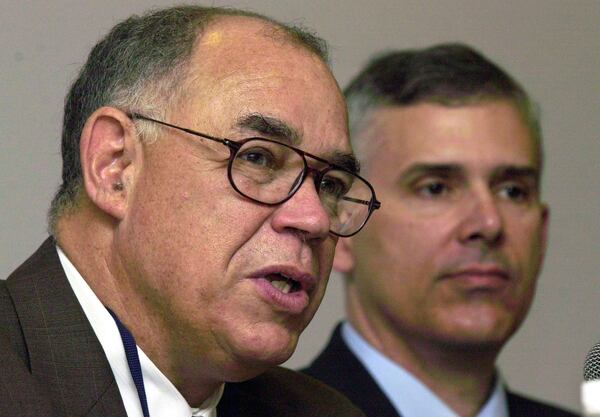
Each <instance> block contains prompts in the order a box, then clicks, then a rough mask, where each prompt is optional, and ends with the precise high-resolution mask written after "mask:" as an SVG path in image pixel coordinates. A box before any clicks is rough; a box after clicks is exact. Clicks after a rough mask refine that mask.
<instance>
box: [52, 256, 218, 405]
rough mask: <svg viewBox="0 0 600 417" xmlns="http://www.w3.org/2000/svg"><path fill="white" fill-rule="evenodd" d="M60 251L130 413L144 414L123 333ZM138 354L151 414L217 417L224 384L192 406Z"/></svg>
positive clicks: (161, 374)
mask: <svg viewBox="0 0 600 417" xmlns="http://www.w3.org/2000/svg"><path fill="white" fill-rule="evenodd" d="M56 250H57V252H58V257H59V259H60V263H61V265H62V267H63V269H64V271H65V274H66V276H67V279H68V280H69V284H70V285H71V288H72V289H73V292H74V293H75V296H76V297H77V300H78V301H79V304H81V307H82V308H83V312H84V313H85V315H86V317H87V319H88V321H89V322H90V324H91V326H92V328H93V329H94V333H95V334H96V337H97V338H98V340H99V342H100V345H102V349H103V350H104V353H105V355H106V358H107V359H108V363H109V365H110V368H111V370H112V373H113V375H114V376H115V380H116V382H117V386H118V387H119V392H120V393H121V398H122V399H123V404H124V405H125V411H126V412H127V416H128V417H142V408H141V406H140V401H139V397H138V394H137V390H136V387H135V383H134V382H133V378H132V377H131V373H130V372H129V366H128V365H127V358H126V356H125V350H124V348H123V343H122V341H121V336H120V334H119V330H118V329H117V326H116V324H115V322H114V320H113V318H112V317H111V316H110V314H109V313H108V310H106V308H105V307H104V305H103V304H102V302H101V301H100V300H99V299H98V297H97V296H96V294H94V292H93V291H92V289H91V288H90V286H89V285H88V284H87V282H86V281H85V279H83V277H82V276H81V274H80V273H79V271H77V269H76V268H75V266H74V265H73V264H72V263H71V261H70V260H69V258H67V256H66V255H65V253H64V252H63V251H62V250H61V249H60V247H58V246H57V247H56ZM138 354H139V357H140V364H141V367H142V374H143V376H144V385H145V389H146V396H147V399H148V409H149V412H150V416H151V417H152V416H167V415H168V416H170V417H171V416H172V417H190V415H191V416H192V417H216V416H217V411H216V407H217V404H218V402H219V400H220V399H221V396H222V395H223V389H224V384H222V385H221V386H220V387H219V388H218V389H217V390H216V391H215V392H214V393H213V394H212V395H211V396H210V397H209V398H207V399H206V400H205V401H204V402H203V403H202V404H201V406H200V407H198V408H192V407H190V406H189V404H188V403H187V401H186V400H185V398H183V396H182V395H181V393H180V392H179V391H178V390H177V388H175V386H174V385H173V384H172V383H171V381H169V379H168V378H167V377H166V376H165V375H164V374H163V373H162V372H161V371H160V369H158V368H157V367H156V365H154V363H153V362H152V361H151V360H150V358H148V356H146V354H145V353H144V352H143V351H142V349H140V347H139V346H138Z"/></svg>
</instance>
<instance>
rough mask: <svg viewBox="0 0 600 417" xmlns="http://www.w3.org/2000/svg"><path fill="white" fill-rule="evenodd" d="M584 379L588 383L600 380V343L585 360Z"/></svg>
mask: <svg viewBox="0 0 600 417" xmlns="http://www.w3.org/2000/svg"><path fill="white" fill-rule="evenodd" d="M583 379H584V380H586V381H594V380H597V379H600V343H596V344H595V345H594V347H593V348H592V350H590V351H589V352H588V354H587V356H586V358H585V362H584V364H583Z"/></svg>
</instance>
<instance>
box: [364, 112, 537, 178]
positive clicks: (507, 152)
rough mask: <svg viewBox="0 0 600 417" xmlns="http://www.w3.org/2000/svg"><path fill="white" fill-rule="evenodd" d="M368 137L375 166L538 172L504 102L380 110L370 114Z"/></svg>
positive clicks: (518, 122)
mask: <svg viewBox="0 0 600 417" xmlns="http://www.w3.org/2000/svg"><path fill="white" fill-rule="evenodd" d="M367 135H368V136H369V139H370V140H371V141H372V143H374V144H377V146H376V149H374V150H373V152H372V153H371V155H370V159H372V160H373V161H376V163H377V164H385V163H389V164H393V165H395V166H397V167H406V166H407V165H411V164H414V163H436V164H437V163H452V164H459V165H465V166H466V167H467V168H468V167H473V168H490V169H493V168H494V167H497V166H500V165H505V166H510V165H518V166H528V167H532V168H539V160H538V159H539V157H538V149H537V143H536V141H535V140H534V139H533V138H532V136H531V132H530V130H529V129H528V127H527V125H526V124H525V123H524V122H523V120H522V118H521V116H520V114H519V112H518V110H517V109H516V108H515V107H514V106H513V105H512V104H511V103H510V102H508V101H500V100H498V101H490V102H482V103H478V104H471V105H464V106H456V107H449V106H443V105H439V104H433V103H421V104H417V105H413V106H407V107H389V108H381V109H378V110H375V111H374V112H373V114H372V116H371V123H370V124H369V132H368V133H367Z"/></svg>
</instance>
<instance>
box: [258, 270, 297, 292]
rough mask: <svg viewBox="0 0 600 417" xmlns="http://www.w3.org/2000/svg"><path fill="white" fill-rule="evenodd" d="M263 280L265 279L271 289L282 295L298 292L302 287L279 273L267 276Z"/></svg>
mask: <svg viewBox="0 0 600 417" xmlns="http://www.w3.org/2000/svg"><path fill="white" fill-rule="evenodd" d="M265 278H267V280H268V281H269V282H270V283H271V285H272V286H273V287H275V288H277V289H278V290H279V291H281V292H282V293H284V294H289V293H292V292H296V291H300V290H301V289H302V286H301V285H300V283H299V282H298V281H294V280H293V279H292V278H290V277H287V276H285V275H283V274H280V273H275V274H269V275H267V276H266V277H265Z"/></svg>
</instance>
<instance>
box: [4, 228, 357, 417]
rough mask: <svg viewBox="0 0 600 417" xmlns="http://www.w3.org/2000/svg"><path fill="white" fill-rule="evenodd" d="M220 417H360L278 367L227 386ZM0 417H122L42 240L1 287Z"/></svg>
mask: <svg viewBox="0 0 600 417" xmlns="http://www.w3.org/2000/svg"><path fill="white" fill-rule="evenodd" d="M217 412H218V415H219V417H243V416H251V417H252V416H257V417H258V416H260V417H276V416H279V417H289V416H298V417H300V416H302V417H307V416H315V417H316V416H331V417H333V416H339V417H348V416H356V417H360V416H362V413H360V412H359V411H358V410H357V409H356V408H355V407H353V406H352V405H351V403H350V402H349V401H348V400H347V399H346V398H344V397H343V396H341V395H340V394H338V393H337V392H335V391H334V390H332V389H331V388H329V387H327V386H325V385H324V384H322V383H320V382H318V381H316V380H314V379H312V378H309V377H307V376H306V375H302V374H300V373H297V372H293V371H290V370H287V369H283V368H276V369H273V370H270V371H268V372H266V373H264V374H263V375H261V376H259V377H257V378H254V379H251V380H249V381H246V382H243V383H227V384H226V386H225V393H224V394H223V398H222V400H221V402H220V403H219V406H218V408H217ZM0 416H6V417H9V416H10V417H29V416H31V417H33V416H35V417H51V416H57V417H58V416H60V417H73V416H88V417H126V413H125V408H124V406H123V402H122V400H121V395H120V393H119V389H118V387H117V384H116V382H115V379H114V377H113V374H112V372H111V369H110V365H109V364H108V360H107V359H106V356H105V355H104V351H103V350H102V347H101V345H100V342H99V341H98V340H97V339H96V336H95V334H94V331H93V329H92V327H91V326H90V324H89V322H88V320H87V318H86V316H85V314H84V312H83V310H82V308H81V306H80V305H79V303H78V301H77V298H76V297H75V294H74V293H73V291H72V289H71V287H70V285H69V283H68V281H67V278H66V276H65V274H64V271H63V269H62V267H61V265H60V261H59V259H58V255H57V253H56V250H55V247H54V242H53V241H52V240H51V239H48V240H47V241H46V242H44V244H43V245H42V246H41V247H40V248H39V249H38V251H37V252H36V253H35V254H33V256H32V257H31V258H29V259H28V260H27V261H26V262H25V263H24V264H23V265H21V266H20V267H19V268H18V269H17V270H16V271H15V272H14V273H13V274H12V275H11V276H10V277H9V278H8V280H6V281H2V280H0Z"/></svg>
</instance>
